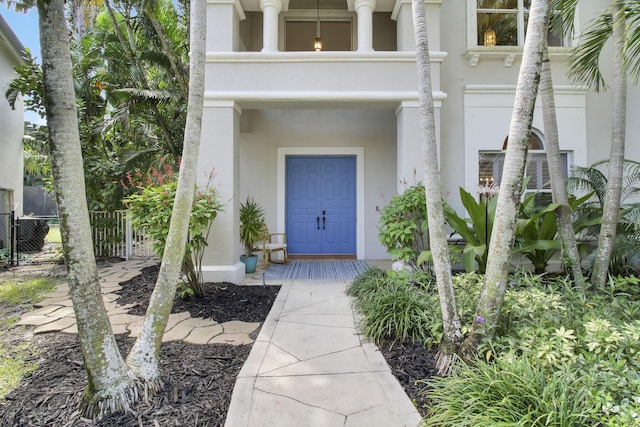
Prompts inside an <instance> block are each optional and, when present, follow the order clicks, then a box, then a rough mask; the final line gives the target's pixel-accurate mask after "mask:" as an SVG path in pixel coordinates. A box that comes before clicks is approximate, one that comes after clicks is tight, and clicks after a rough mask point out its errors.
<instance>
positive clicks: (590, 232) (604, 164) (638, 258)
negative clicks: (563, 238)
mask: <svg viewBox="0 0 640 427" xmlns="http://www.w3.org/2000/svg"><path fill="white" fill-rule="evenodd" d="M608 167H609V161H608V160H602V161H599V162H596V163H594V164H592V165H591V166H588V167H580V166H574V167H573V168H572V169H571V176H570V177H569V188H570V189H571V190H572V191H573V192H585V191H588V192H590V193H589V194H593V195H594V196H595V197H594V198H591V199H590V200H588V201H587V202H586V203H584V204H583V205H582V206H580V207H579V208H578V209H576V211H575V213H574V229H575V231H576V234H578V236H579V237H580V239H582V240H583V241H585V242H586V243H587V247H588V249H589V250H590V253H589V254H588V255H587V256H586V257H585V259H584V261H585V268H586V269H587V270H588V271H591V270H592V269H593V267H594V263H595V262H596V261H595V251H594V247H595V246H597V241H596V238H597V236H598V235H599V231H600V227H601V221H602V212H603V209H604V205H605V200H606V191H607V190H606V189H607V184H608V178H607V173H606V169H607V168H608ZM623 170H624V173H623V181H622V187H623V190H622V193H621V195H620V213H619V214H618V217H619V221H618V224H617V227H616V238H615V240H614V245H613V250H612V253H611V260H610V263H609V274H613V275H617V274H628V273H629V272H636V273H637V272H640V225H639V224H640V203H638V202H637V197H638V195H640V162H638V161H635V160H629V159H627V160H625V162H624V167H623Z"/></svg>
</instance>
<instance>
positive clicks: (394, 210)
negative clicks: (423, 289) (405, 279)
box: [378, 184, 429, 269]
mask: <svg viewBox="0 0 640 427" xmlns="http://www.w3.org/2000/svg"><path fill="white" fill-rule="evenodd" d="M378 229H379V233H378V238H379V239H380V243H382V246H384V247H385V249H386V250H387V252H388V253H389V255H391V258H392V259H394V260H402V261H405V262H406V263H407V264H409V266H411V267H412V268H413V269H418V268H419V267H421V268H422V267H424V268H425V269H429V266H428V265H426V264H425V265H420V266H419V265H418V262H417V260H418V257H419V256H420V254H421V253H422V252H423V251H424V250H426V249H428V245H429V239H428V231H429V226H428V222H427V202H426V198H425V194H424V186H423V185H422V184H418V185H414V186H412V187H409V188H407V189H406V190H405V191H404V192H403V193H402V194H399V195H397V196H394V197H393V198H392V199H391V201H390V202H389V203H388V204H387V205H386V206H385V207H384V208H382V214H381V216H380V221H379V224H378Z"/></svg>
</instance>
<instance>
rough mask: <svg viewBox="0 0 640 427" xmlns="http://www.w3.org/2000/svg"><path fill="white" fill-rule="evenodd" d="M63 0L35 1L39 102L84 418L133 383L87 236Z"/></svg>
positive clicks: (127, 397) (103, 410) (106, 407)
mask: <svg viewBox="0 0 640 427" xmlns="http://www.w3.org/2000/svg"><path fill="white" fill-rule="evenodd" d="M64 11H65V2H64V0H49V1H43V0H41V1H39V2H38V15H39V22H40V44H41V47H42V70H43V77H44V93H45V97H44V103H45V108H46V112H47V125H48V129H49V146H50V153H51V160H52V165H51V168H52V172H53V177H54V184H55V188H56V199H57V202H58V215H59V218H60V231H61V235H62V243H63V248H64V250H63V252H64V258H65V264H66V268H67V277H68V282H69V295H70V297H71V301H72V302H73V309H74V312H75V316H76V322H77V326H78V337H79V339H80V346H81V347H82V353H83V355H84V361H85V370H86V372H87V378H88V385H87V389H86V391H85V394H84V396H83V401H82V404H81V410H82V413H83V415H84V416H88V417H94V416H96V415H97V416H102V415H106V414H108V413H110V412H113V411H118V410H123V409H127V408H128V407H129V404H130V403H131V402H132V401H135V400H136V399H137V398H138V393H136V392H135V387H136V382H135V381H134V376H133V374H132V373H131V372H130V371H129V369H128V368H127V366H126V365H125V363H124V360H123V359H122V357H121V356H120V352H119V351H118V346H117V344H116V341H115V338H114V336H113V332H112V330H111V325H110V324H109V318H108V316H107V312H106V310H105V307H104V302H103V300H102V294H101V292H100V283H99V280H98V270H97V267H96V262H95V257H94V255H93V247H92V240H91V227H90V225H89V212H88V210H87V200H86V197H85V194H86V193H85V185H84V170H83V161H82V151H81V148H80V135H79V132H78V116H77V112H76V104H75V100H76V98H75V96H74V93H75V92H74V86H73V78H72V70H71V54H70V47H69V29H68V28H67V26H66V18H65V15H64Z"/></svg>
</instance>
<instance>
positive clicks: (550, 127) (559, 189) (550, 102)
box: [540, 44, 584, 284]
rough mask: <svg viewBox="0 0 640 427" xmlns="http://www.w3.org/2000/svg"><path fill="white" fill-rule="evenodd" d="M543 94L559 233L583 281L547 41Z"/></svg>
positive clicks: (567, 256) (575, 274)
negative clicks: (561, 153)
mask: <svg viewBox="0 0 640 427" xmlns="http://www.w3.org/2000/svg"><path fill="white" fill-rule="evenodd" d="M540 98H541V100H542V116H543V121H544V133H545V140H546V147H545V148H546V150H547V163H548V164H549V178H550V180H551V195H552V197H553V201H554V203H562V205H561V206H560V207H559V208H558V209H557V210H556V220H557V222H558V234H559V236H560V240H561V241H562V255H563V258H564V259H566V262H567V263H568V264H569V265H568V267H569V269H570V270H571V274H572V275H573V279H574V280H575V281H576V282H577V283H580V284H582V283H583V282H584V277H583V274H582V267H581V266H580V253H579V252H578V244H577V242H576V235H575V232H574V231H573V222H572V220H571V208H570V207H569V197H568V195H567V186H566V184H565V180H564V176H563V174H562V159H561V157H560V142H559V140H558V121H557V117H556V102H555V99H554V96H553V80H552V78H551V63H550V61H549V49H548V45H546V44H545V48H544V53H543V56H542V71H541V76H540Z"/></svg>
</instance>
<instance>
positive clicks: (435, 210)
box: [413, 0, 462, 373]
mask: <svg viewBox="0 0 640 427" xmlns="http://www.w3.org/2000/svg"><path fill="white" fill-rule="evenodd" d="M413 26H414V29H415V38H416V63H417V67H418V94H419V108H420V128H421V131H422V139H423V144H422V147H423V152H424V175H425V178H424V186H425V189H426V191H425V196H426V197H425V198H426V203H427V218H428V221H429V245H430V249H431V253H432V254H433V268H434V270H435V273H436V281H437V284H438V296H439V297H440V308H441V311H442V323H443V327H444V337H443V340H442V344H441V345H440V349H439V357H438V370H439V371H440V372H441V373H446V372H447V371H448V369H449V366H450V361H451V358H452V357H453V355H454V354H456V352H457V350H458V347H459V346H460V343H461V342H462V332H461V327H462V325H461V323H460V319H459V317H458V310H457V309H456V296H455V290H454V288H453V280H452V277H451V263H450V260H449V249H448V246H447V235H446V232H445V225H444V224H445V222H444V213H443V209H442V194H441V192H440V168H439V167H438V147H437V141H436V124H435V117H434V107H433V92H432V87H431V65H430V60H429V42H428V37H427V20H426V15H425V6H424V1H423V0H413Z"/></svg>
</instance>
